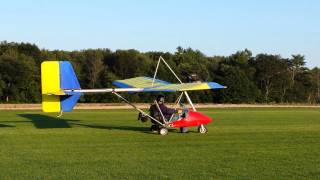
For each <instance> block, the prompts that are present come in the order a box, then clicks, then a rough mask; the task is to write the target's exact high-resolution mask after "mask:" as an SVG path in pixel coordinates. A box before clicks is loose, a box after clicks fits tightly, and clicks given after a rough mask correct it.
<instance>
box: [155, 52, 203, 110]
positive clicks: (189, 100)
mask: <svg viewBox="0 0 320 180" xmlns="http://www.w3.org/2000/svg"><path fill="white" fill-rule="evenodd" d="M160 61H162V62H163V63H164V64H165V65H166V66H167V68H168V69H169V70H170V71H171V73H172V74H173V75H174V77H175V78H176V79H177V80H178V81H179V82H180V83H181V84H183V82H182V81H181V80H180V78H179V77H178V76H177V74H176V73H175V72H174V71H173V70H172V69H171V67H170V66H169V64H168V63H167V62H166V61H165V60H164V59H163V58H162V56H160V57H159V60H158V64H157V67H156V70H155V73H154V76H153V80H152V86H153V83H154V81H155V78H156V76H157V72H158V68H159V64H160ZM184 95H186V97H187V100H188V102H189V104H190V105H191V107H192V109H193V111H197V110H196V108H195V107H194V105H193V103H192V101H191V99H190V97H189V94H188V93H187V91H184Z"/></svg>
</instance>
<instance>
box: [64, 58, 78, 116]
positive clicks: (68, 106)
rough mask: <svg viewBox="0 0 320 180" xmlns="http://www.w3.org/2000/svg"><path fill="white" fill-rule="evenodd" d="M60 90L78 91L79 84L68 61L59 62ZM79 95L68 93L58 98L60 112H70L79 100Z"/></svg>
mask: <svg viewBox="0 0 320 180" xmlns="http://www.w3.org/2000/svg"><path fill="white" fill-rule="evenodd" d="M60 88H61V89H80V84H79V81H78V79H77V76H76V73H75V72H74V70H73V68H72V65H71V63H70V62H68V61H60ZM80 96H81V93H78V92H68V93H67V95H64V96H60V102H61V110H62V111H64V112H68V111H71V110H72V109H73V107H74V106H75V105H76V104H77V102H78V100H79V99H80Z"/></svg>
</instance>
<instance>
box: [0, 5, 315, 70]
mask: <svg viewBox="0 0 320 180" xmlns="http://www.w3.org/2000/svg"><path fill="white" fill-rule="evenodd" d="M4 40H6V41H8V42H11V41H14V42H30V43H35V44H36V45H38V46H39V47H40V48H45V49H49V50H55V49H61V50H82V49H88V48H109V49H111V50H113V51H115V50H117V49H137V50H139V51H142V52H146V51H168V52H175V51H176V48H177V47H178V46H181V47H183V48H188V47H191V48H193V49H198V50H200V51H201V52H203V53H204V54H205V55H207V56H214V55H225V56H228V55H231V54H233V53H235V52H236V51H239V50H244V49H245V48H247V49H249V50H251V51H252V52H253V54H254V55H256V54H258V53H270V54H279V55H281V56H282V57H284V58H290V57H291V55H292V54H302V55H304V56H305V58H306V62H307V67H309V68H313V67H316V66H318V67H320V1H318V0H265V1H257V0H241V1H240V0H113V1H111V0H87V1H84V0H54V1H53V0H21V1H19V0H10V1H8V0H0V41H4Z"/></svg>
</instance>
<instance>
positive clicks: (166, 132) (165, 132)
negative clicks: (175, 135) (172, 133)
mask: <svg viewBox="0 0 320 180" xmlns="http://www.w3.org/2000/svg"><path fill="white" fill-rule="evenodd" d="M159 134H161V135H163V136H164V135H167V134H168V129H167V128H160V129H159Z"/></svg>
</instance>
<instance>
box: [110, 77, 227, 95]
mask: <svg viewBox="0 0 320 180" xmlns="http://www.w3.org/2000/svg"><path fill="white" fill-rule="evenodd" d="M152 82H153V78H150V77H136V78H130V79H124V80H117V81H114V82H113V83H112V84H113V85H115V86H117V87H119V88H141V90H139V92H177V91H196V90H208V89H223V88H226V87H225V86H222V85H220V84H218V83H216V82H194V83H182V84H172V83H169V82H166V81H163V80H159V79H155V81H154V83H153V85H152Z"/></svg>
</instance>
